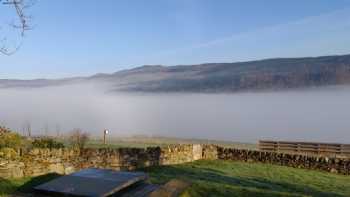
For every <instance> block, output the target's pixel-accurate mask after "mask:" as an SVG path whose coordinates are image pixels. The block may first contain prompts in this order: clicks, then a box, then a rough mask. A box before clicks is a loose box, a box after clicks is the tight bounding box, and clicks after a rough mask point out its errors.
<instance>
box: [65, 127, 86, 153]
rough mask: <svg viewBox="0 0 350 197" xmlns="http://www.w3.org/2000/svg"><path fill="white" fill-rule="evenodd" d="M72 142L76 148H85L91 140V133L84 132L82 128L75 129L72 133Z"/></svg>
mask: <svg viewBox="0 0 350 197" xmlns="http://www.w3.org/2000/svg"><path fill="white" fill-rule="evenodd" d="M69 138H70V144H71V146H72V147H74V148H78V149H83V148H84V147H85V145H86V142H87V141H88V140H89V134H88V133H86V132H83V131H82V130H81V129H74V130H73V131H72V132H71V133H70V135H69Z"/></svg>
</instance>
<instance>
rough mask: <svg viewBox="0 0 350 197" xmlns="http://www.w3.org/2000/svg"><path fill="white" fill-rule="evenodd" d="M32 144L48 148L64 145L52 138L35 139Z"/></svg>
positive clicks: (62, 146) (57, 147) (35, 146)
mask: <svg viewBox="0 0 350 197" xmlns="http://www.w3.org/2000/svg"><path fill="white" fill-rule="evenodd" d="M32 145H33V147H34V148H49V149H55V148H56V149H59V148H64V145H63V143H62V142H58V141H56V140H54V139H52V138H41V139H35V140H34V141H33V142H32Z"/></svg>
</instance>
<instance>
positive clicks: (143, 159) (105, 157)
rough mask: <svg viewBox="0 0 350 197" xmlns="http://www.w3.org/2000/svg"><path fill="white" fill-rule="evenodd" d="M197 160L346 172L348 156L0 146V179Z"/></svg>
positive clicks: (195, 148)
mask: <svg viewBox="0 0 350 197" xmlns="http://www.w3.org/2000/svg"><path fill="white" fill-rule="evenodd" d="M200 159H207V160H215V159H222V160H234V161H245V162H261V163H269V164H277V165H283V166H290V167H295V168H305V169H315V170H322V171H328V172H333V173H339V174H345V175H350V159H339V158H327V157H314V156H305V155H304V156H302V155H292V154H283V153H273V152H262V151H252V150H240V149H231V148H222V147H219V146H215V145H199V144H197V145H192V144H188V145H169V146H167V147H162V148H160V147H149V148H146V149H142V148H118V149H108V148H105V149H84V150H81V151H80V150H72V149H52V150H50V149H31V150H26V151H25V150H19V151H14V150H12V149H2V150H0V179H1V178H21V177H25V176H39V175H44V174H48V173H59V174H70V173H72V172H75V171H78V170H80V169H84V168H89V167H96V168H107V169H115V170H133V169H136V168H142V167H147V166H157V165H171V164H181V163H186V162H192V161H195V160H200Z"/></svg>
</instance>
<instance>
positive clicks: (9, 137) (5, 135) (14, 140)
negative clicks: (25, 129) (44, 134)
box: [0, 127, 22, 149]
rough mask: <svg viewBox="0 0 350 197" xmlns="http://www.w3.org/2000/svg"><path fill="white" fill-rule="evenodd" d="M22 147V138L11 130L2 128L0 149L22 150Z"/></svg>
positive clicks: (0, 130)
mask: <svg viewBox="0 0 350 197" xmlns="http://www.w3.org/2000/svg"><path fill="white" fill-rule="evenodd" d="M21 145H22V137H21V136H20V135H19V134H17V133H14V132H11V131H10V130H9V129H7V128H4V127H0V148H13V149H17V148H20V147H21Z"/></svg>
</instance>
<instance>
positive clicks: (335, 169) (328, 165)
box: [217, 147, 350, 175]
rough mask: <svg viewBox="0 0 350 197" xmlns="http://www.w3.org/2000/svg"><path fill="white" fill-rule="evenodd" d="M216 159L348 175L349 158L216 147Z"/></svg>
mask: <svg viewBox="0 0 350 197" xmlns="http://www.w3.org/2000/svg"><path fill="white" fill-rule="evenodd" d="M217 156H218V157H217V159H222V160H234V161H245V162H260V163H268V164H277V165H282V166H289V167H294V168H304V169H312V170H321V171H327V172H332V173H339V174H344V175H350V159H349V158H335V157H334V158H331V157H323V156H320V157H317V156H307V155H295V154H286V153H275V152H263V151H254V150H240V149H230V148H222V147H217Z"/></svg>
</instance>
